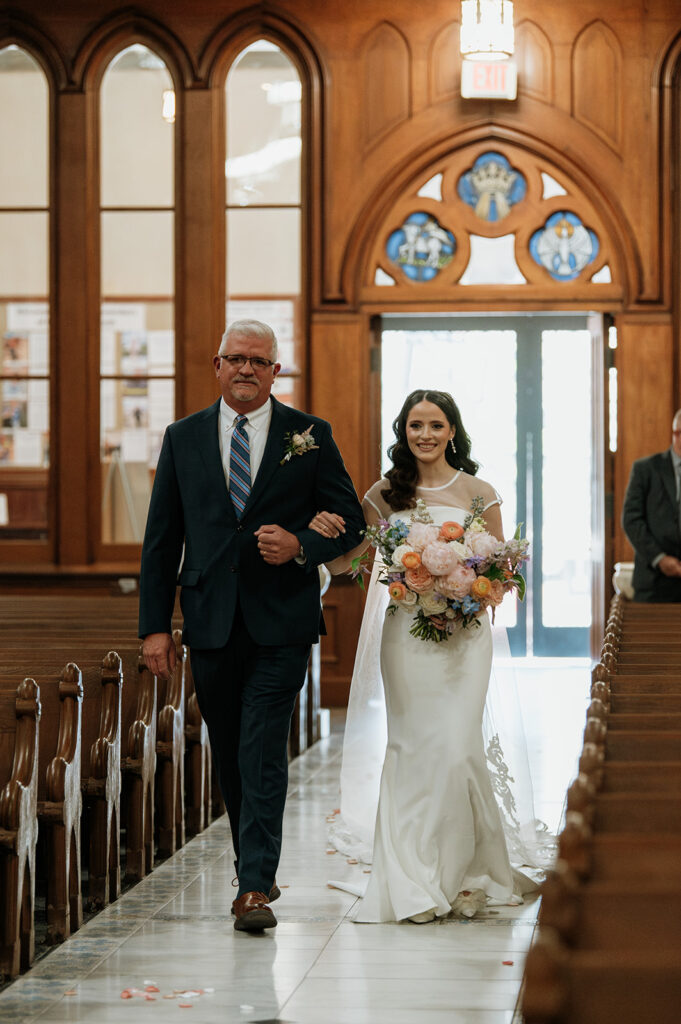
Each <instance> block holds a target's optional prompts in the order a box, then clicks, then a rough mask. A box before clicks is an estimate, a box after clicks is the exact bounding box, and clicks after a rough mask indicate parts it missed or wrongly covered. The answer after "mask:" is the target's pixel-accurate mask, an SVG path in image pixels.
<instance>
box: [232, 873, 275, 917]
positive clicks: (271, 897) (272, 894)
mask: <svg viewBox="0 0 681 1024" xmlns="http://www.w3.org/2000/svg"><path fill="white" fill-rule="evenodd" d="M234 882H237V885H238V881H237V879H236V878H235V879H234V881H233V882H232V885H234ZM280 896H281V889H280V888H279V886H278V885H277V880H276V878H275V879H274V885H273V886H272V888H271V889H270V894H269V896H268V898H267V902H268V903H274V901H275V900H278V899H279V897H280ZM234 903H236V900H234ZM234 903H232V914H234Z"/></svg>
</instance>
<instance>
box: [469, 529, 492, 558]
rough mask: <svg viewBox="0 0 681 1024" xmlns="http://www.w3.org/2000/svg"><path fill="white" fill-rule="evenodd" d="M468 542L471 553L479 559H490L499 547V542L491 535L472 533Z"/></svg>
mask: <svg viewBox="0 0 681 1024" xmlns="http://www.w3.org/2000/svg"><path fill="white" fill-rule="evenodd" d="M467 540H468V546H469V547H470V549H471V551H472V552H473V554H474V555H477V556H478V557H479V558H489V557H490V556H491V555H493V554H494V552H495V551H496V549H497V548H498V547H499V541H498V540H497V538H496V537H493V536H492V534H491V533H471V534H469V536H468V538H467Z"/></svg>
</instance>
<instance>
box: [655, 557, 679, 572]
mask: <svg viewBox="0 0 681 1024" xmlns="http://www.w3.org/2000/svg"><path fill="white" fill-rule="evenodd" d="M657 567H658V569H659V570H660V572H661V573H664V575H665V576H679V577H681V561H680V560H679V559H678V558H674V556H673V555H665V556H664V558H661V559H660V561H659V562H658V563H657Z"/></svg>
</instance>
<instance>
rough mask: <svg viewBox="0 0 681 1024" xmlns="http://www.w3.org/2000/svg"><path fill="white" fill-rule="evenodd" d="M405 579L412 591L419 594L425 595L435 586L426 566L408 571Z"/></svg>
mask: <svg viewBox="0 0 681 1024" xmlns="http://www.w3.org/2000/svg"><path fill="white" fill-rule="evenodd" d="M404 579H405V582H406V584H407V586H408V587H409V589H410V590H414V591H416V593H417V594H425V592H426V591H427V590H430V589H431V587H432V586H433V577H432V575H431V574H430V573H429V572H428V570H427V569H426V567H425V565H419V566H417V567H416V569H407V571H406V573H405V574H404Z"/></svg>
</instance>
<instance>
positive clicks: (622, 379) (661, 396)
mask: <svg viewBox="0 0 681 1024" xmlns="http://www.w3.org/2000/svg"><path fill="white" fill-rule="evenodd" d="M615 324H616V327H617V350H616V360H617V379H618V385H617V390H618V411H617V431H618V444H617V453H616V456H615V556H614V557H615V561H630V560H632V559H633V550H632V548H631V545H630V544H629V542H628V540H627V539H626V537H625V535H624V531H623V530H622V526H621V522H620V520H621V518H622V503H623V500H624V493H625V491H626V487H627V483H628V480H629V474H630V472H631V465H632V463H633V462H634V460H635V459H640V458H642V457H643V456H645V455H652V454H653V452H659V451H664V449H665V448H668V447H669V445H670V443H671V422H672V417H673V415H674V412H675V409H676V404H675V402H676V396H675V385H674V375H673V365H674V344H673V329H672V322H671V318H670V317H660V318H659V319H655V320H651V319H650V318H648V317H645V316H641V317H640V318H637V317H633V316H631V317H627V316H622V317H617V318H616V320H615Z"/></svg>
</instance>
